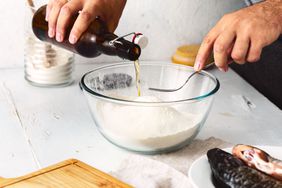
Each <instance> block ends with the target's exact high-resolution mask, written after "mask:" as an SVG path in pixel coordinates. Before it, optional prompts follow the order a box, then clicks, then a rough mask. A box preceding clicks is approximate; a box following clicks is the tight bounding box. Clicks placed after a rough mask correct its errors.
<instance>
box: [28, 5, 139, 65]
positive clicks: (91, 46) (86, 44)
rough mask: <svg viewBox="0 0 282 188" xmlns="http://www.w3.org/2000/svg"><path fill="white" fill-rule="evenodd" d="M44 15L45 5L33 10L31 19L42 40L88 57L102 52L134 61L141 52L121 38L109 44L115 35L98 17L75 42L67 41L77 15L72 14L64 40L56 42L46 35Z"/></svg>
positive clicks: (34, 30)
mask: <svg viewBox="0 0 282 188" xmlns="http://www.w3.org/2000/svg"><path fill="white" fill-rule="evenodd" d="M45 15H46V6H43V7H41V8H40V9H38V10H37V11H36V12H35V14H34V17H33V20H32V29H33V32H34V34H35V35H36V36H37V38H39V39H40V40H42V41H46V42H49V43H52V44H54V45H56V46H60V47H62V48H65V49H67V50H70V51H72V52H74V53H77V54H79V55H81V56H84V57H88V58H91V57H97V56H99V55H100V54H102V53H103V54H106V55H113V56H119V57H121V58H123V59H128V60H132V61H135V60H137V59H138V58H139V56H140V54H141V49H140V47H139V46H138V45H136V44H134V43H132V42H129V41H127V40H125V39H123V38H121V39H119V40H118V42H119V43H114V44H113V45H110V44H109V41H111V40H113V39H115V38H117V36H116V35H115V34H113V33H110V32H108V29H107V26H106V25H105V23H104V22H102V21H101V20H100V19H95V20H94V21H93V22H92V23H91V24H90V26H89V27H88V29H87V30H86V31H85V32H84V33H83V34H82V36H81V37H80V38H79V39H78V41H77V43H76V44H71V43H69V41H68V38H69V34H70V31H71V28H72V26H73V24H74V22H75V20H76V18H77V16H78V15H76V16H73V18H72V19H71V21H70V24H69V28H67V30H66V36H65V38H64V41H63V42H57V41H56V40H55V39H54V38H49V37H48V22H46V21H45Z"/></svg>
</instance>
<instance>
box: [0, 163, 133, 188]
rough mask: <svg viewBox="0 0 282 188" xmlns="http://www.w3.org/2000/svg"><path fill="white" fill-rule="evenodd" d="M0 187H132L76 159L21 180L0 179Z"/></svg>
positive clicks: (23, 177) (20, 178)
mask: <svg viewBox="0 0 282 188" xmlns="http://www.w3.org/2000/svg"><path fill="white" fill-rule="evenodd" d="M0 187H1V188H2V187H7V188H98V187H103V188H129V187H130V188H131V186H130V185H128V184H126V183H123V182H121V181H119V180H117V179H116V178H114V177H112V176H110V175H108V174H106V173H104V172H101V171H99V170H97V169H95V168H93V167H91V166H89V165H87V164H85V163H83V162H81V161H78V160H75V159H70V160H66V161H63V162H61V163H59V164H56V165H52V166H50V167H47V168H44V169H42V170H39V171H37V172H34V173H31V174H29V175H26V176H22V177H19V178H13V179H5V178H0Z"/></svg>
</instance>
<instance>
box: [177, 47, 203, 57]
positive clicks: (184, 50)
mask: <svg viewBox="0 0 282 188" xmlns="http://www.w3.org/2000/svg"><path fill="white" fill-rule="evenodd" d="M199 48H200V45H199V44H191V45H184V46H180V47H178V48H177V50H176V52H175V53H176V54H177V55H180V56H182V57H196V56H197V53H198V51H199Z"/></svg>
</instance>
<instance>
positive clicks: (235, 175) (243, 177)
mask: <svg viewBox="0 0 282 188" xmlns="http://www.w3.org/2000/svg"><path fill="white" fill-rule="evenodd" d="M207 156H208V160H209V163H210V166H211V170H212V173H213V183H214V184H215V186H216V187H217V188H229V187H230V188H282V182H280V181H278V180H276V179H274V178H272V177H270V176H268V175H266V174H263V173H261V172H259V171H257V170H255V169H252V168H250V167H248V166H247V165H245V164H244V162H243V161H241V160H240V159H238V158H236V157H234V156H233V155H231V154H230V153H227V152H225V151H223V150H221V149H218V148H214V149H211V150H209V151H208V153H207Z"/></svg>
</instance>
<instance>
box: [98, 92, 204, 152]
mask: <svg viewBox="0 0 282 188" xmlns="http://www.w3.org/2000/svg"><path fill="white" fill-rule="evenodd" d="M135 100H136V101H146V102H160V100H159V99H158V98H156V97H152V96H142V97H138V98H136V99H135ZM97 109H98V113H99V116H100V118H102V119H101V120H102V121H103V123H102V125H100V126H101V128H102V130H103V132H104V134H106V135H107V136H108V137H109V138H110V139H111V140H112V141H114V142H116V143H117V144H119V145H123V146H126V147H130V148H131V149H136V150H138V149H141V150H143V149H159V148H166V147H171V146H174V145H177V144H179V143H181V142H183V141H185V140H186V139H188V138H190V137H191V136H192V135H193V134H194V133H195V131H196V129H197V128H198V126H199V125H200V119H201V118H200V115H198V114H187V113H185V114H184V113H183V112H179V111H177V110H176V109H175V108H173V107H168V106H158V107H152V106H149V107H146V106H124V105H118V104H113V103H109V102H102V103H99V107H98V108H97Z"/></svg>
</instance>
